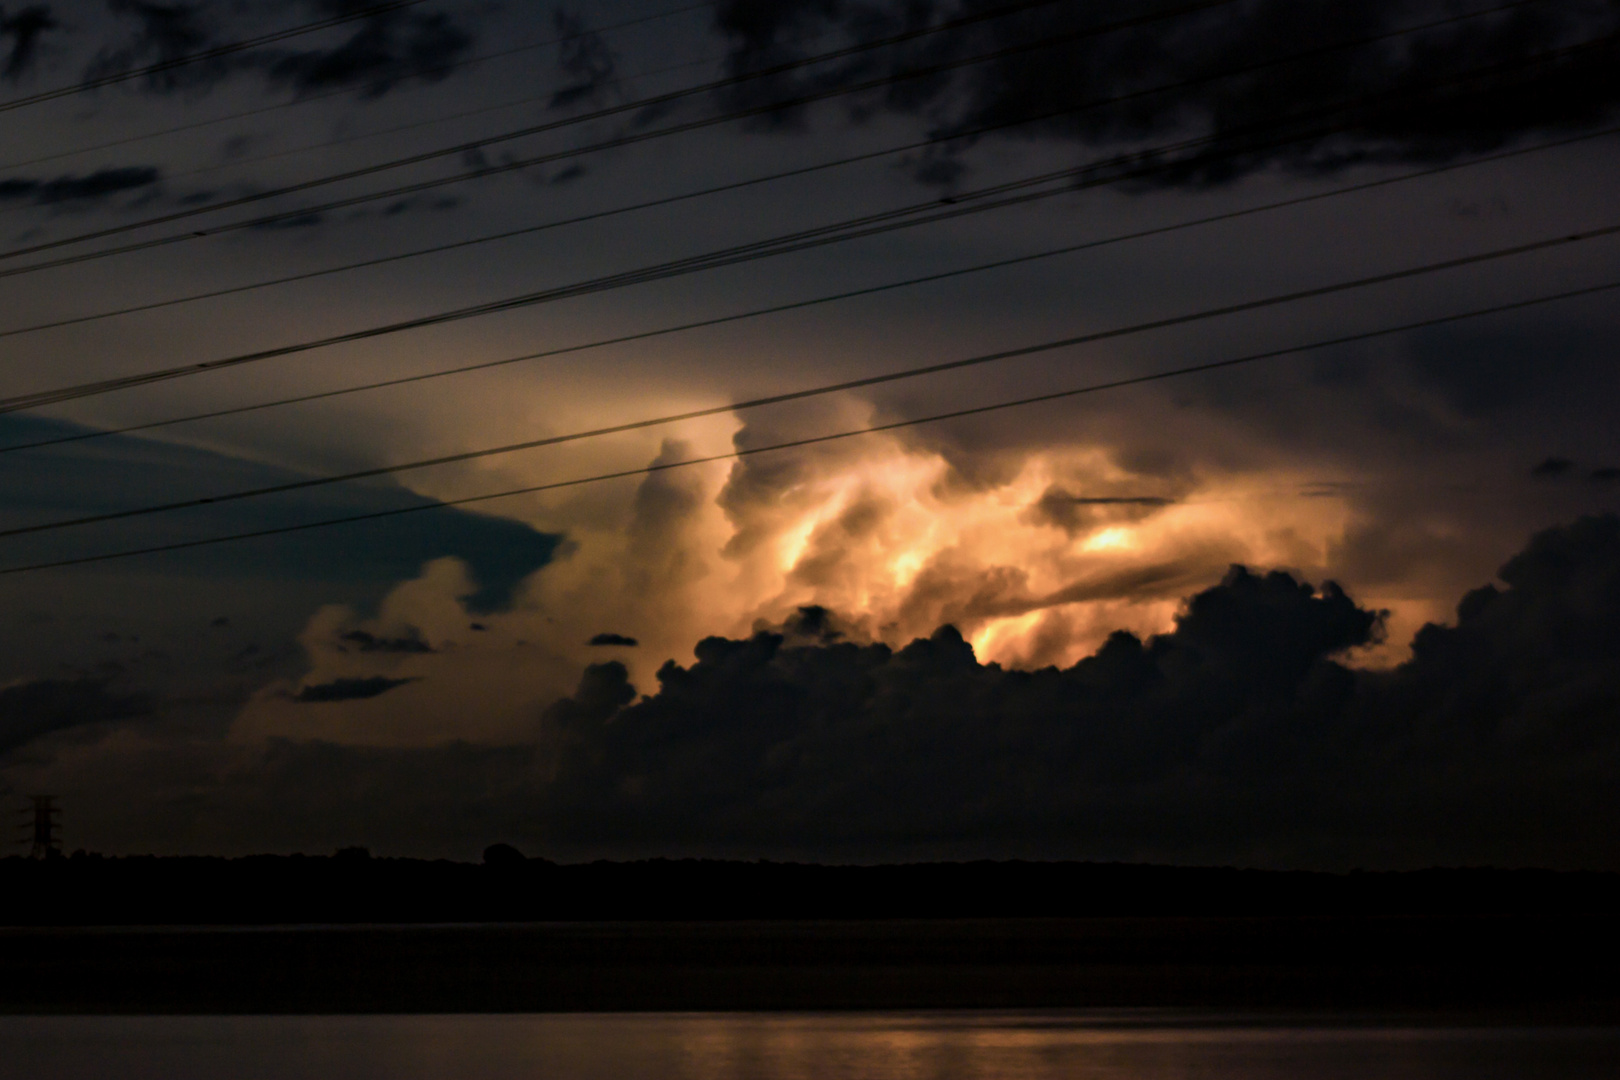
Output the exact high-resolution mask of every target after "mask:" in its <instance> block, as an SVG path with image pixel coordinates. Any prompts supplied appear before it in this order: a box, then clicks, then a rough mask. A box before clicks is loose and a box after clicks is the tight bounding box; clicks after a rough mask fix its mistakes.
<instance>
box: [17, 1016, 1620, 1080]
mask: <svg viewBox="0 0 1620 1080" xmlns="http://www.w3.org/2000/svg"><path fill="white" fill-rule="evenodd" d="M1617 1076H1620V1029H1607V1028H1603V1029H1599V1028H1478V1027H1463V1028H1432V1027H1411V1026H1388V1025H1385V1026H1379V1025H1369V1024H1364V1023H1363V1024H1355V1025H1347V1024H1332V1023H1318V1024H1304V1023H1297V1022H1296V1023H1293V1024H1282V1023H1279V1022H1278V1021H1276V1020H1275V1019H1270V1020H1268V1019H1265V1018H1239V1017H1229V1018H1224V1019H1223V1018H1218V1017H1211V1016H1196V1015H1194V1014H1188V1013H1146V1014H1144V1013H1137V1014H1120V1013H1111V1014H1098V1013H1078V1012H1043V1013H982V1012H981V1013H974V1012H956V1013H869V1014H797V1015H793V1014H735V1013H728V1014H611V1015H604V1014H596V1015H545V1016H318V1017H0V1077H4V1078H6V1080H10V1078H12V1077H16V1078H18V1080H21V1078H24V1077H27V1078H29V1080H81V1078H83V1080H89V1078H92V1077H93V1078H96V1080H101V1078H107V1077H116V1078H120V1080H147V1078H152V1080H156V1078H159V1077H161V1078H163V1080H203V1078H207V1080H304V1078H315V1077H320V1078H334V1080H335V1078H343V1080H372V1078H378V1080H381V1078H385V1077H386V1078H388V1080H450V1078H455V1080H518V1078H523V1080H541V1078H544V1080H608V1078H612V1080H843V1078H848V1080H856V1078H859V1080H1056V1078H1059V1077H1061V1078H1064V1080H1159V1078H1169V1080H1408V1078H1410V1080H1419V1078H1421V1080H1452V1078H1456V1080H1496V1078H1501V1080H1509V1078H1512V1080H1518V1078H1532V1077H1534V1078H1536V1080H1574V1078H1580V1080H1586V1078H1588V1077H1590V1078H1598V1077H1603V1078H1605V1080H1609V1078H1613V1077H1617Z"/></svg>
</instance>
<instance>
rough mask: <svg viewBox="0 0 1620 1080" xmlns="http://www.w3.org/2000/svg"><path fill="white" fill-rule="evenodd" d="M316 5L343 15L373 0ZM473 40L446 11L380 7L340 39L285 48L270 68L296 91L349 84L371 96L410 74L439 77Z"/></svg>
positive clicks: (430, 79) (323, 0) (421, 77)
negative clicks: (331, 45)
mask: <svg viewBox="0 0 1620 1080" xmlns="http://www.w3.org/2000/svg"><path fill="white" fill-rule="evenodd" d="M315 6H316V7H317V9H318V10H319V13H320V14H322V15H347V14H349V13H351V12H359V11H364V10H366V9H367V8H370V7H373V6H375V5H374V4H372V3H371V0H320V2H319V3H318V4H316V5H315ZM472 43H473V38H472V34H471V33H470V32H469V31H468V30H467V29H466V28H464V27H463V26H462V25H461V24H459V23H458V22H456V21H455V20H453V19H452V18H451V17H450V16H449V15H447V14H445V13H444V12H437V11H414V10H406V11H397V10H396V11H383V12H379V13H377V14H375V15H372V16H370V17H369V18H367V19H365V20H363V21H362V22H361V23H360V24H359V29H357V30H355V31H353V33H352V34H351V35H350V36H349V38H348V40H346V41H344V42H343V43H342V44H341V45H338V46H337V47H335V48H329V49H310V50H305V51H302V52H291V53H286V54H283V55H281V56H279V57H277V58H276V59H275V60H274V61H273V62H272V63H271V64H270V65H269V69H268V71H269V75H270V78H271V80H272V81H273V82H277V83H283V84H287V85H291V86H292V87H293V88H294V89H296V90H297V91H298V92H299V93H313V92H316V91H319V90H326V89H330V88H332V87H343V86H353V87H357V88H359V89H361V90H362V92H363V93H365V94H366V95H367V96H371V97H375V96H378V95H381V94H384V93H386V92H388V91H389V90H390V89H392V88H393V87H394V86H395V85H397V84H398V83H401V82H404V81H406V80H409V79H418V80H421V81H423V82H437V81H439V80H441V79H443V78H444V77H445V76H447V75H448V74H449V73H450V70H451V68H452V66H453V65H454V64H455V62H456V61H457V60H458V59H460V58H461V57H462V56H463V55H464V54H465V53H466V52H467V50H468V49H470V48H471V47H472Z"/></svg>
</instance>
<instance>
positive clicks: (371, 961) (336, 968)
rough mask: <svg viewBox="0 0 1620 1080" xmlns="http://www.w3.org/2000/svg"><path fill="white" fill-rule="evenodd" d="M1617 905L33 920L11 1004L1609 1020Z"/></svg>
mask: <svg viewBox="0 0 1620 1080" xmlns="http://www.w3.org/2000/svg"><path fill="white" fill-rule="evenodd" d="M1612 922H1613V920H1611V919H1609V918H1607V917H1576V918H1570V917H1561V916H1559V917H1491V916H1480V917H1462V918H1433V917H1417V918H1411V917H1394V918H1368V919H1360V918H1342V917H1331V918H1330V917H1303V918H1150V919H1129V918H1104V919H940V920H824V921H804V920H793V921H784V920H775V921H767V920H736V921H729V922H656V921H640V922H566V923H563V922H557V923H532V924H495V923H491V924H483V925H457V926H445V925H440V926H409V925H392V926H329V927H312V926H300V927H269V926H256V927H149V928H136V927H93V928H91V927H81V928H25V929H9V930H0V1013H6V1014H181V1013H185V1014H249V1013H467V1012H476V1013H496V1012H571V1011H584V1012H614V1011H637V1012H640V1011H649V1012H652V1011H683V1012H684V1011H694V1012H696V1011H779V1010H792V1011H838V1010H851V1009H860V1010H871V1009H902V1010H904V1009H1021V1008H1022V1009H1033V1008H1155V1007H1160V1008H1162V1007H1176V1008H1231V1009H1284V1010H1327V1011H1338V1012H1342V1011H1344V1010H1373V1011H1397V1012H1402V1013H1412V1014H1436V1013H1456V1014H1460V1015H1474V1016H1480V1015H1483V1016H1496V1017H1499V1018H1501V1020H1502V1022H1531V1023H1592V1024H1604V1025H1609V1024H1615V1023H1620V964H1617V963H1616V961H1617V960H1620V948H1617V946H1616V945H1614V944H1612V943H1611V940H1610V939H1611V938H1612V937H1613V936H1614V935H1612V934H1611V933H1609V930H1610V928H1611V926H1612ZM1512 1018H1517V1019H1516V1020H1515V1019H1512Z"/></svg>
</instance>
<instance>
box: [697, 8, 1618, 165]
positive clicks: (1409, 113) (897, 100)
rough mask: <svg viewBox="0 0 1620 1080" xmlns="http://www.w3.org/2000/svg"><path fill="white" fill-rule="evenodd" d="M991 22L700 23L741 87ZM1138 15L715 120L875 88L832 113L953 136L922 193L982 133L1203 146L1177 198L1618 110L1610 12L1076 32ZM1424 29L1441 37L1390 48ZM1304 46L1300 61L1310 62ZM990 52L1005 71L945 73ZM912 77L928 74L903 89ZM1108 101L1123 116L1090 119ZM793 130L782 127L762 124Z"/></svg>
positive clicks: (765, 91) (800, 79) (1022, 19)
mask: <svg viewBox="0 0 1620 1080" xmlns="http://www.w3.org/2000/svg"><path fill="white" fill-rule="evenodd" d="M1007 6H1008V5H1005V4H1003V3H1001V0H952V2H948V3H920V4H919V3H910V2H906V3H902V2H900V0H872V2H863V3H844V2H840V0H787V2H776V0H728V2H726V3H724V4H722V5H721V6H720V8H719V9H718V12H717V16H716V19H717V28H718V30H719V32H720V33H721V34H722V35H723V36H724V37H725V38H726V39H727V41H728V43H729V46H730V52H729V58H728V64H729V67H730V70H731V71H732V72H733V73H734V74H743V73H747V72H751V71H759V70H762V69H765V68H768V67H771V66H773V65H777V64H781V63H784V62H791V61H794V60H798V59H801V58H803V57H804V56H806V55H812V54H814V53H815V52H818V51H822V50H824V49H826V48H827V42H829V41H844V42H869V41H874V40H878V39H882V38H885V37H888V36H891V35H895V34H902V33H906V32H908V31H911V30H915V29H919V28H922V27H927V26H932V25H939V24H941V23H944V22H947V21H950V20H955V19H961V18H964V17H972V16H975V15H979V14H983V13H986V12H991V11H995V10H997V9H1000V8H1005V7H1007ZM1163 9H1164V10H1173V7H1171V6H1163ZM1144 14H1145V13H1144V12H1143V11H1142V10H1141V8H1140V7H1139V6H1138V5H1135V4H1127V3H1123V2H1120V0H1103V2H1095V3H1087V4H1043V5H1031V6H1028V7H1027V8H1026V10H1022V11H1019V12H1017V13H1016V14H1013V15H1009V16H1005V17H996V18H989V19H983V20H979V21H974V22H971V23H969V24H968V25H965V26H963V27H961V28H959V29H954V30H951V31H948V32H943V33H939V34H934V35H929V36H924V37H920V38H916V39H914V40H912V41H910V42H907V43H905V44H903V45H900V46H896V47H890V48H885V49H880V50H875V51H873V52H869V53H861V54H858V55H856V56H855V57H853V58H850V59H847V60H844V61H840V62H837V63H834V64H825V65H816V66H812V67H810V68H808V69H802V70H796V71H793V72H789V73H783V74H778V75H772V76H770V77H767V78H761V79H755V80H750V81H747V82H744V83H741V84H739V85H738V86H737V87H735V88H734V89H732V90H730V91H728V93H729V94H730V97H731V101H732V104H735V105H742V106H758V105H762V104H771V103H774V102H792V101H794V100H797V99H799V98H801V97H804V96H806V95H814V94H817V93H821V92H824V91H828V90H833V89H837V88H840V87H843V86H853V85H855V84H862V83H866V82H867V81H870V80H883V79H888V80H892V81H890V82H888V83H887V84H886V85H884V86H882V87H880V88H877V89H872V90H869V91H865V92H863V93H862V94H860V95H859V96H858V97H857V98H856V100H855V103H854V104H853V105H852V106H851V107H850V108H849V109H848V112H849V114H850V115H851V116H852V117H854V118H857V119H859V118H864V117H869V116H871V115H873V114H874V113H880V112H890V113H898V114H903V115H910V116H916V117H921V118H923V119H924V120H926V122H927V123H928V124H929V125H930V127H931V129H932V131H933V132H934V133H935V134H937V135H939V136H943V137H951V136H960V137H961V138H958V139H957V140H956V141H955V142H951V143H947V144H944V145H943V146H942V148H941V149H940V150H939V151H938V152H937V154H936V155H935V156H933V157H931V158H925V159H924V160H922V161H919V162H914V165H915V167H916V168H917V170H918V172H919V175H922V176H924V177H932V178H936V179H938V178H945V177H949V176H951V175H954V172H955V168H954V166H955V156H956V155H957V154H959V153H960V151H961V150H962V149H964V148H965V147H966V146H967V145H970V144H971V143H972V142H973V141H975V140H976V138H977V137H978V135H977V134H976V133H981V132H984V131H987V130H994V131H998V132H1002V133H1005V134H1007V135H1011V136H1015V137H1019V138H1041V139H1050V140H1057V141H1060V142H1066V143H1071V144H1075V145H1078V146H1080V147H1085V148H1097V147H1114V146H1138V145H1140V144H1142V143H1143V142H1145V141H1148V140H1164V139H1171V140H1181V139H1186V138H1188V137H1192V138H1201V139H1206V140H1208V141H1207V142H1206V143H1204V144H1203V145H1201V146H1199V147H1197V148H1196V149H1192V150H1188V151H1185V152H1178V154H1177V155H1171V156H1170V157H1169V158H1167V159H1163V163H1165V164H1170V163H1172V162H1173V163H1174V165H1175V167H1173V168H1164V169H1161V170H1158V171H1155V172H1154V174H1153V177H1152V182H1153V183H1156V184H1163V183H1169V184H1188V185H1207V184H1212V183H1219V182H1223V181H1227V180H1230V179H1233V178H1236V177H1238V176H1241V175H1244V174H1247V173H1250V172H1253V171H1255V170H1258V169H1262V168H1265V167H1267V166H1271V165H1282V166H1284V167H1286V168H1288V169H1291V170H1294V171H1299V172H1305V173H1325V172H1333V171H1336V170H1339V169H1342V168H1345V167H1347V166H1350V165H1354V164H1359V163H1363V162H1369V161H1378V162H1430V161H1446V160H1451V159H1453V158H1456V157H1460V156H1463V155H1466V154H1472V153H1479V152H1482V151H1486V150H1490V149H1492V148H1495V147H1499V146H1502V145H1504V144H1506V143H1509V142H1511V141H1513V140H1515V139H1517V138H1519V137H1521V136H1524V135H1528V134H1531V133H1534V132H1541V131H1548V130H1563V129H1568V128H1575V127H1581V126H1585V125H1591V124H1596V123H1599V122H1601V121H1602V120H1603V119H1604V118H1606V117H1609V116H1612V115H1613V113H1614V108H1615V104H1616V102H1617V101H1620V75H1617V72H1620V64H1617V63H1616V59H1617V49H1620V41H1617V39H1616V38H1615V32H1616V30H1620V5H1617V4H1615V3H1613V2H1612V0H1574V2H1570V3H1558V4H1550V3H1527V4H1523V5H1518V6H1514V7H1512V8H1510V9H1509V10H1505V11H1498V12H1495V13H1493V14H1489V15H1482V16H1480V17H1476V18H1467V19H1460V20H1453V19H1452V16H1455V15H1457V14H1458V12H1457V11H1456V10H1455V8H1454V6H1453V5H1449V4H1444V3H1440V2H1439V0H1357V2H1354V3H1335V2H1331V0H1303V2H1302V0H1250V2H1245V3H1234V4H1225V5H1216V6H1214V7H1213V8H1210V9H1208V10H1204V11H1200V12H1195V13H1192V14H1185V15H1177V16H1173V17H1169V18H1165V19H1162V20H1154V21H1152V22H1147V23H1145V24H1143V25H1139V26H1135V27H1132V28H1129V29H1125V30H1122V31H1119V32H1112V33H1098V34H1088V33H1087V31H1088V30H1090V29H1093V28H1098V27H1104V26H1107V25H1110V24H1113V23H1117V22H1122V21H1126V20H1133V19H1140V18H1142V16H1143V15H1144ZM1447 20H1450V21H1447ZM1433 23H1441V25H1434V26H1432V27H1430V28H1429V29H1426V30H1422V31H1419V32H1415V33H1410V34H1400V35H1399V36H1392V35H1394V34H1395V32H1398V31H1402V30H1406V29H1409V28H1414V27H1421V26H1427V25H1429V24H1433ZM1379 38H1382V40H1373V39H1379ZM1302 42H1309V43H1312V47H1311V49H1310V50H1309V51H1308V52H1307V51H1306V50H1304V49H1302V48H1301V45H1300V43H1302ZM1354 43H1362V44H1354ZM1341 44H1342V45H1346V46H1347V47H1344V48H1331V46H1335V45H1341ZM994 53H1005V55H1001V56H999V57H998V58H996V59H993V60H990V61H987V62H981V63H968V64H962V63H961V62H962V61H965V60H969V59H971V58H974V57H978V56H985V55H989V54H994ZM919 71H934V72H935V73H934V74H929V75H927V76H926V77H905V76H907V75H908V73H913V72H919ZM1479 73H1486V74H1487V75H1488V80H1487V81H1484V82H1482V81H1481V79H1480V78H1479V77H1477V76H1478V74H1479ZM1109 101H1115V102H1121V104H1120V105H1119V106H1118V107H1114V108H1108V109H1101V108H1096V107H1094V106H1096V105H1099V104H1102V103H1106V102H1109ZM1279 103H1286V112H1285V114H1284V115H1283V116H1282V117H1281V118H1279V114H1278V105H1279ZM795 115H796V114H795V113H794V112H793V110H792V109H791V108H788V109H784V110H783V111H782V112H780V113H778V114H777V116H776V120H777V122H778V123H780V122H781V121H783V120H784V119H792V118H793V117H794V116H795ZM1279 119H1280V122H1279Z"/></svg>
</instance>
